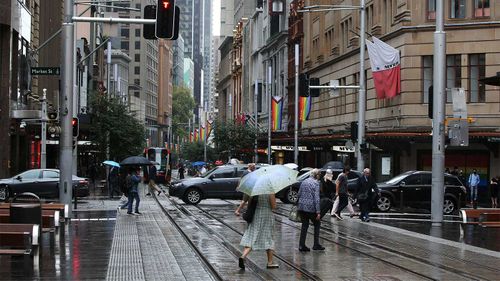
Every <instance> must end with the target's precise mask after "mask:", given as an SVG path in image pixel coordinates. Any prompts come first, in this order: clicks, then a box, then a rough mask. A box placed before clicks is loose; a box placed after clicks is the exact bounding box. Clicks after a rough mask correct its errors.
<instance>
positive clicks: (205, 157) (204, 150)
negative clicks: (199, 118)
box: [203, 102, 208, 163]
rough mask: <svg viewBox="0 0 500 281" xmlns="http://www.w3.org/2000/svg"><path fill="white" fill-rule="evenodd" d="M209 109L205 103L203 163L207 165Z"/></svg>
mask: <svg viewBox="0 0 500 281" xmlns="http://www.w3.org/2000/svg"><path fill="white" fill-rule="evenodd" d="M207 108H208V104H207V102H205V120H204V121H203V122H204V123H205V129H204V131H205V133H204V134H203V161H205V163H206V162H207V129H208V128H207Z"/></svg>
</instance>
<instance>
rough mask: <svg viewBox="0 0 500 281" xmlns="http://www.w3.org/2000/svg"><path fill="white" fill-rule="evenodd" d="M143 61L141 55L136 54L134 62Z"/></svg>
mask: <svg viewBox="0 0 500 281" xmlns="http://www.w3.org/2000/svg"><path fill="white" fill-rule="evenodd" d="M140 60H141V54H135V55H134V61H135V62H139V61H140Z"/></svg>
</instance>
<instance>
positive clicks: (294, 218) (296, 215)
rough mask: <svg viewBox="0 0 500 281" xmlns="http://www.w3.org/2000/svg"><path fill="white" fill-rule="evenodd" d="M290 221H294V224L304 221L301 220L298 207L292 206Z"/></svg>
mask: <svg viewBox="0 0 500 281" xmlns="http://www.w3.org/2000/svg"><path fill="white" fill-rule="evenodd" d="M288 219H289V220H291V221H294V222H301V221H302V220H301V218H300V213H299V211H298V210H297V206H296V205H294V206H292V209H291V210H290V214H289V215H288Z"/></svg>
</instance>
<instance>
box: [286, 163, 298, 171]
mask: <svg viewBox="0 0 500 281" xmlns="http://www.w3.org/2000/svg"><path fill="white" fill-rule="evenodd" d="M283 166H285V167H288V168H290V169H292V170H297V169H298V168H299V165H297V164H295V163H286V164H284V165H283Z"/></svg>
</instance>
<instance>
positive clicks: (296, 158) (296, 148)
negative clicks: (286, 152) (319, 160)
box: [293, 44, 299, 165]
mask: <svg viewBox="0 0 500 281" xmlns="http://www.w3.org/2000/svg"><path fill="white" fill-rule="evenodd" d="M294 119H295V124H294V125H295V130H294V146H293V161H294V163H295V164H297V165H299V44H295V118H294Z"/></svg>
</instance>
